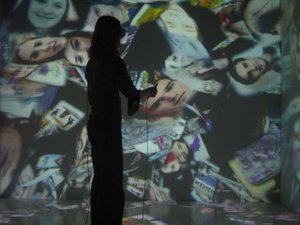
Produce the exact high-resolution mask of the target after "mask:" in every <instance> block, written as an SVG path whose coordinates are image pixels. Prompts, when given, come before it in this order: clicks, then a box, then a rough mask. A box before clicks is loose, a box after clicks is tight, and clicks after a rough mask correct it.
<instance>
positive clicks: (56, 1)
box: [27, 0, 68, 29]
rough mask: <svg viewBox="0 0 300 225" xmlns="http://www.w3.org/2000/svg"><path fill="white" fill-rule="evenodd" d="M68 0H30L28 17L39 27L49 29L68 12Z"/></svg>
mask: <svg viewBox="0 0 300 225" xmlns="http://www.w3.org/2000/svg"><path fill="white" fill-rule="evenodd" d="M67 6H68V0H30V1H29V6H28V12H27V17H28V20H29V21H30V23H31V24H32V25H33V26H34V27H35V28H37V29H49V28H52V27H54V26H55V25H56V24H58V23H59V22H60V21H61V20H62V18H63V16H64V15H65V13H66V10H67Z"/></svg>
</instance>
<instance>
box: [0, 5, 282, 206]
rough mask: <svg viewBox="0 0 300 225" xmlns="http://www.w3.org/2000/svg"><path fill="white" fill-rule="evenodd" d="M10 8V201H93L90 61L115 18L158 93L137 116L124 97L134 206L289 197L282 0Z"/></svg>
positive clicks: (6, 33) (3, 181)
mask: <svg viewBox="0 0 300 225" xmlns="http://www.w3.org/2000/svg"><path fill="white" fill-rule="evenodd" d="M11 5H12V7H11V8H10V10H9V11H8V12H6V13H5V17H4V20H3V22H2V24H1V77H0V81H1V82H0V85H1V86H0V97H1V98H0V115H1V117H0V121H1V123H0V124H1V129H0V143H1V144H0V166H1V167H0V171H1V172H0V196H1V197H9V198H18V199H20V198H31V199H85V200H88V198H89V188H90V182H91V179H92V175H93V168H92V161H91V154H90V145H89V142H88V141H87V131H86V122H87V116H88V105H87V96H86V78H85V65H86V63H87V60H88V53H87V50H88V48H89V45H90V38H91V34H92V32H93V29H94V25H95V22H96V20H97V18H99V16H101V15H112V16H114V17H116V18H117V19H119V20H120V21H121V24H122V26H123V28H124V29H125V30H126V34H125V36H124V37H123V38H122V40H121V43H122V55H121V57H122V58H123V59H124V61H125V62H126V64H127V66H128V72H129V74H130V77H131V78H132V80H133V82H134V84H135V86H136V87H137V89H145V88H147V87H149V86H153V85H155V84H157V89H158V93H157V95H156V97H154V98H149V99H148V100H147V101H144V102H141V103H140V107H139V110H138V112H137V113H136V114H135V115H133V116H128V115H127V114H126V112H127V108H126V107H127V106H126V103H127V102H126V101H123V107H124V115H123V119H122V135H123V152H124V154H123V155H124V189H125V191H126V197H127V199H128V200H142V199H150V200H157V201H168V200H174V201H195V202H205V203H216V202H224V203H225V202H226V203H229V202H245V201H249V202H260V201H262V202H270V201H274V200H277V199H278V192H279V180H280V179H279V177H280V174H279V172H280V133H281V127H280V117H281V115H280V99H281V70H282V66H281V63H280V60H279V59H280V57H281V56H280V51H279V43H280V41H281V40H280V35H279V33H280V26H279V24H280V18H281V11H280V1H279V0H244V1H243V0H232V1H230V0H224V1H222V0H206V1H203V0H192V1H176V2H173V1H155V0H153V1H143V0H122V1H119V0H89V1H80V0H17V1H16V2H14V4H11ZM16 15H18V16H16ZM266 18H267V19H266ZM121 97H122V96H121ZM111 163H114V162H111Z"/></svg>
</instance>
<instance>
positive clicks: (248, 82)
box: [229, 58, 258, 84]
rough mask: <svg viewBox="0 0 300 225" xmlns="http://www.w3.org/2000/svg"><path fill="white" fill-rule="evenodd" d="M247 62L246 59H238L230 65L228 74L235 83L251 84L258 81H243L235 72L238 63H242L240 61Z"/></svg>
mask: <svg viewBox="0 0 300 225" xmlns="http://www.w3.org/2000/svg"><path fill="white" fill-rule="evenodd" d="M245 60H247V59H246V58H238V59H235V60H234V61H233V63H232V65H231V66H230V68H229V74H230V76H231V77H232V78H233V79H235V80H236V81H238V82H239V83H242V84H253V83H254V82H255V81H257V80H258V78H256V79H252V80H248V79H244V78H242V77H241V76H240V75H239V74H238V73H237V71H236V68H235V66H236V65H237V64H238V63H239V62H242V61H245Z"/></svg>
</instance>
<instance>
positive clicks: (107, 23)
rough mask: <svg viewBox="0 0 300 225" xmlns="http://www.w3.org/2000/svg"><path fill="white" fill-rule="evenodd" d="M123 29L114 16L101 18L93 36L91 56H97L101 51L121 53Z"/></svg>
mask: <svg viewBox="0 0 300 225" xmlns="http://www.w3.org/2000/svg"><path fill="white" fill-rule="evenodd" d="M121 37H122V28H121V24H120V21H119V20H117V19H116V18H115V17H112V16H101V17H100V18H99V19H98V20H97V22H96V25H95V29H94V33H93V36H92V41H91V47H90V49H89V54H90V56H94V55H97V51H99V49H104V50H107V51H109V52H113V53H119V51H120V41H121Z"/></svg>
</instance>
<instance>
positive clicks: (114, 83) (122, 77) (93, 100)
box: [85, 50, 140, 117]
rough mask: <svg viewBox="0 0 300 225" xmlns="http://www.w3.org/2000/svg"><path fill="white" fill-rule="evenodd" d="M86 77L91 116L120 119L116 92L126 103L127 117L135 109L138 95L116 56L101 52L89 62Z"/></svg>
mask: <svg viewBox="0 0 300 225" xmlns="http://www.w3.org/2000/svg"><path fill="white" fill-rule="evenodd" d="M85 75H86V79H87V83H88V88H87V94H88V102H89V104H90V106H91V113H94V114H99V115H101V116H105V115H107V116H109V117H112V116H116V117H120V116H121V113H122V112H121V99H120V95H119V91H121V92H122V93H123V94H124V95H125V96H126V97H127V98H128V99H129V107H130V110H129V111H130V112H129V113H134V112H135V111H136V110H137V109H138V106H139V98H140V93H139V91H138V90H137V89H136V88H135V86H134V85H133V83H132V81H131V79H130V76H129V74H128V72H127V69H126V65H125V63H124V62H123V60H122V59H121V58H120V57H119V56H118V55H116V54H113V53H111V52H108V51H105V50H101V51H100V52H99V53H98V54H97V56H95V57H91V58H90V60H89V61H88V63H87V66H86V70H85ZM133 111H134V112H133Z"/></svg>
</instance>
